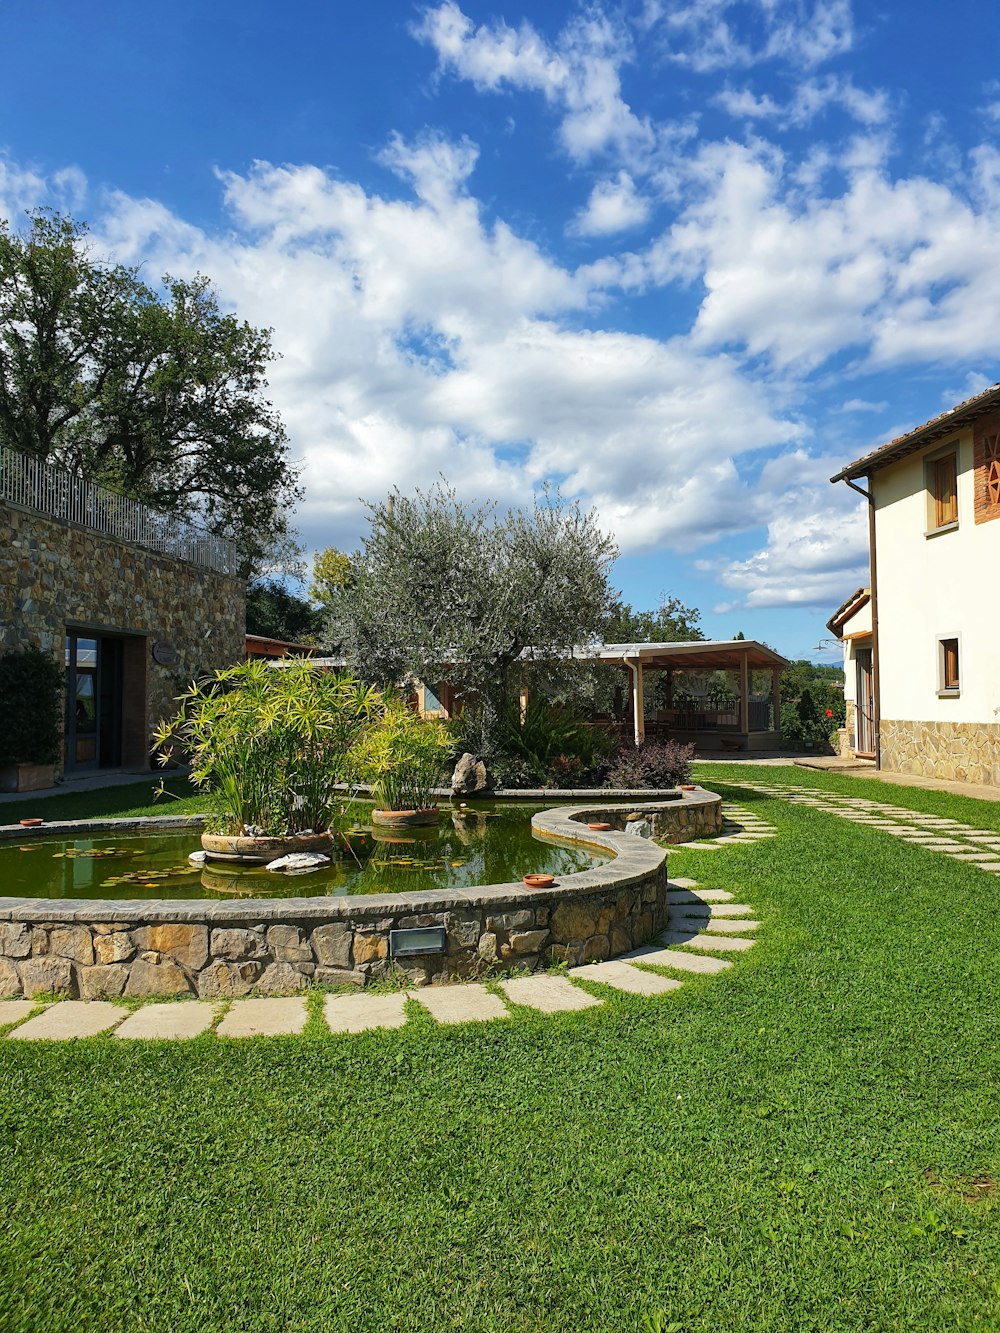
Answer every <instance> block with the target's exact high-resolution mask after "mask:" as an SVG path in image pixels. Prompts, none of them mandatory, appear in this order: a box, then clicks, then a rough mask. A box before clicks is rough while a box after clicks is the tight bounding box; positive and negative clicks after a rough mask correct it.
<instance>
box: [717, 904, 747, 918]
mask: <svg viewBox="0 0 1000 1333" xmlns="http://www.w3.org/2000/svg"><path fill="white" fill-rule="evenodd" d="M753 910H754V909H753V908H752V907H750V906H748V905H747V903H718V904H715V905H713V906H712V909H711V911H710V913H709V915H710V916H713V917H716V916H750V915H751V914H752V913H753Z"/></svg>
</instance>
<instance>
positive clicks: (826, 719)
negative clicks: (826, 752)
mask: <svg viewBox="0 0 1000 1333" xmlns="http://www.w3.org/2000/svg"><path fill="white" fill-rule="evenodd" d="M844 716H845V704H844V696H843V695H842V694H841V693H840V692H839V691H838V690H832V689H830V688H829V686H825V685H824V684H823V683H822V682H820V683H819V684H818V685H816V686H807V687H806V688H805V689H803V690H802V692H801V694H800V695H799V697H798V698H797V699H791V700H786V702H785V703H783V704H782V705H781V734H782V738H783V739H784V740H786V741H788V742H790V743H791V744H793V745H795V744H798V745H808V746H825V745H828V744H829V743H830V737H831V734H832V733H833V732H835V731H836V730H837V728H838V727H839V726H843V723H844Z"/></svg>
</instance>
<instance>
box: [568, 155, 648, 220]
mask: <svg viewBox="0 0 1000 1333" xmlns="http://www.w3.org/2000/svg"><path fill="white" fill-rule="evenodd" d="M649 214H650V205H649V200H648V199H645V198H644V197H643V196H642V195H640V194H639V193H638V192H637V191H636V188H635V182H634V181H633V179H632V177H631V176H630V175H629V174H628V172H627V171H619V173H618V175H617V176H611V177H608V178H606V179H604V180H600V181H598V182H597V184H596V185H595V186H594V188H593V190H591V192H590V198H589V199H588V200H587V206H586V208H584V209H583V210H582V211H581V212H580V213H579V214H578V216H577V217H576V218H574V220H573V222H572V223H571V225H570V227H569V229H568V230H569V231H570V232H571V234H574V235H577V236H612V235H614V234H615V233H616V232H620V231H627V230H628V229H629V228H631V227H638V226H641V225H642V223H644V222H646V221H647V220H648V218H649Z"/></svg>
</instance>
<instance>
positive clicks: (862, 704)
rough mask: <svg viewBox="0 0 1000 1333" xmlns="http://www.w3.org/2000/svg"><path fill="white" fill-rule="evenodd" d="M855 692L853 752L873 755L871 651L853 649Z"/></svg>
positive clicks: (873, 711)
mask: <svg viewBox="0 0 1000 1333" xmlns="http://www.w3.org/2000/svg"><path fill="white" fill-rule="evenodd" d="M854 659H855V663H856V666H857V692H856V699H855V711H856V718H857V721H856V727H857V733H858V734H857V740H856V742H855V746H854V748H855V752H856V753H857V754H862V755H874V753H875V678H874V675H873V672H872V650H871V649H870V648H857V649H855V653H854Z"/></svg>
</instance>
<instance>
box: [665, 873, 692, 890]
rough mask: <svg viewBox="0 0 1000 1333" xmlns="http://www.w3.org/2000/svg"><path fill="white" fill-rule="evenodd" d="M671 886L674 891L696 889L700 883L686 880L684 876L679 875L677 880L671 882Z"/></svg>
mask: <svg viewBox="0 0 1000 1333" xmlns="http://www.w3.org/2000/svg"><path fill="white" fill-rule="evenodd" d="M669 886H670V888H672V889H696V888H697V887H698V881H697V880H696V879H684V878H683V877H682V876H680V875H678V877H677V878H676V879H671V880H670V881H669Z"/></svg>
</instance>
